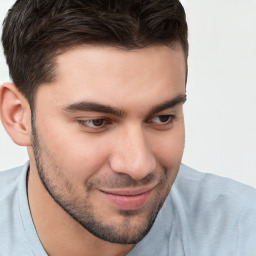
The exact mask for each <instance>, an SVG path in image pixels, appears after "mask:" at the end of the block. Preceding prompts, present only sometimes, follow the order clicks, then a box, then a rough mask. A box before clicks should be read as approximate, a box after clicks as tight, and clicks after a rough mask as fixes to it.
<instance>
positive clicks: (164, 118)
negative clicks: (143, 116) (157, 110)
mask: <svg viewBox="0 0 256 256" xmlns="http://www.w3.org/2000/svg"><path fill="white" fill-rule="evenodd" d="M174 118H175V116H174V115H160V116H156V117H154V118H152V119H151V120H150V123H155V124H160V125H161V124H169V123H171V122H172V121H173V120H174Z"/></svg>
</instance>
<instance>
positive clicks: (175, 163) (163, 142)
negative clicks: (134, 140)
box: [152, 126, 185, 168]
mask: <svg viewBox="0 0 256 256" xmlns="http://www.w3.org/2000/svg"><path fill="white" fill-rule="evenodd" d="M184 143H185V132H184V126H181V127H179V128H178V129H175V130H173V131H170V133H167V134H164V135H162V136H159V137H158V138H157V140H153V141H152V149H153V151H154V155H155V156H156V158H157V160H158V161H159V163H160V165H162V166H164V167H166V168H173V167H179V165H180V162H181V159H182V155H183V151H184Z"/></svg>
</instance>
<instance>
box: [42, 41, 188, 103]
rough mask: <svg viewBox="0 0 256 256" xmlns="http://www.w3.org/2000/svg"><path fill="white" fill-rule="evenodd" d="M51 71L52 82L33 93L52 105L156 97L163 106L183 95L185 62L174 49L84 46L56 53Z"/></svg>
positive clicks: (161, 47) (152, 100)
mask: <svg viewBox="0 0 256 256" xmlns="http://www.w3.org/2000/svg"><path fill="white" fill-rule="evenodd" d="M55 72H56V77H55V81H54V82H51V83H50V84H46V85H42V86H40V87H39V90H38V91H39V93H41V91H45V92H47V90H48V96H47V95H45V96H46V97H50V98H52V99H54V101H55V102H56V103H57V102H58V101H59V103H60V104H61V101H62V102H63V104H71V103H72V102H74V101H81V100H85V99H86V100H90V101H92V100H93V101H96V102H100V103H103V104H107V105H112V104H113V102H115V103H116V104H118V105H122V104H125V103H126V102H127V101H129V102H134V104H137V103H141V100H142V99H143V102H144V103H145V104H148V101H151V102H152V103H154V101H156V99H157V98H159V97H161V98H162V100H163V101H164V100H168V99H170V98H172V97H175V96H176V95H177V94H183V93H184V91H185V74H186V61H185V57H184V53H183V50H182V47H181V46H180V45H178V44H177V45H175V46H174V47H172V48H171V47H167V46H163V45H155V46H151V47H148V48H143V49H134V50H124V49H120V48H116V47H110V46H95V45H94V46H92V45H83V46H76V47H73V48H71V49H69V50H67V51H66V52H65V53H63V54H60V55H59V56H58V57H57V59H56V70H55ZM46 94H47V93H46ZM157 103H158V102H156V104H157Z"/></svg>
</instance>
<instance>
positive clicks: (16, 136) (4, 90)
mask: <svg viewBox="0 0 256 256" xmlns="http://www.w3.org/2000/svg"><path fill="white" fill-rule="evenodd" d="M0 116H1V120H2V123H3V126H4V128H5V130H6V132H7V133H8V134H9V135H10V137H11V138H12V140H13V141H14V142H15V143H16V144H18V145H20V146H31V122H30V121H31V112H30V106H29V103H28V101H27V100H26V98H25V97H24V96H23V95H22V94H21V93H20V91H19V90H18V89H17V87H16V86H15V85H14V84H12V83H4V84H2V85H1V86H0Z"/></svg>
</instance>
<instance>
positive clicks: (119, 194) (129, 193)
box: [100, 187, 154, 210]
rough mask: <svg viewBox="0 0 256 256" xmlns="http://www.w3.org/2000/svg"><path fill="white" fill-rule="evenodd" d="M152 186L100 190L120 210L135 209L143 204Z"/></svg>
mask: <svg viewBox="0 0 256 256" xmlns="http://www.w3.org/2000/svg"><path fill="white" fill-rule="evenodd" d="M153 189H154V187H143V188H137V189H123V190H111V191H109V190H100V192H101V193H102V194H103V195H104V196H105V197H106V198H107V199H108V201H110V203H111V204H113V205H114V206H115V207H117V208H119V209H122V210H135V209H139V208H141V207H143V206H144V204H145V203H146V201H147V199H148V197H149V196H150V194H151V192H152V190H153Z"/></svg>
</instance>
